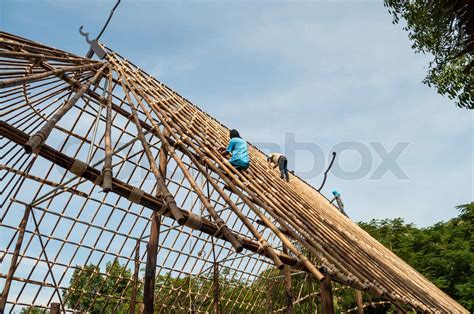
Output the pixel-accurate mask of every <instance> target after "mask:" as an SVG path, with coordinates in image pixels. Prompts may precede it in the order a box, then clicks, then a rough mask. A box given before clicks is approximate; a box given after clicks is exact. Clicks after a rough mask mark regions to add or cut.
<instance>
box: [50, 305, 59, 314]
mask: <svg viewBox="0 0 474 314" xmlns="http://www.w3.org/2000/svg"><path fill="white" fill-rule="evenodd" d="M59 311H60V306H59V303H51V309H50V312H49V313H51V314H59Z"/></svg>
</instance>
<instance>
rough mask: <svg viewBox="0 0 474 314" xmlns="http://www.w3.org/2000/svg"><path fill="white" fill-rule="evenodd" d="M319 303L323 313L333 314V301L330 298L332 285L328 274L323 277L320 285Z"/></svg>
mask: <svg viewBox="0 0 474 314" xmlns="http://www.w3.org/2000/svg"><path fill="white" fill-rule="evenodd" d="M320 293H321V305H322V309H323V314H334V303H333V300H332V285H331V279H330V278H329V276H326V277H324V279H323V280H322V281H321V286H320Z"/></svg>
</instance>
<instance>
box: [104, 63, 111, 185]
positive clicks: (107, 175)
mask: <svg viewBox="0 0 474 314" xmlns="http://www.w3.org/2000/svg"><path fill="white" fill-rule="evenodd" d="M107 80H108V83H107V93H108V96H107V108H106V109H107V111H106V116H105V117H106V118H105V135H104V140H105V158H104V167H103V168H102V175H103V177H104V179H103V180H102V189H103V191H104V192H109V191H110V190H112V139H111V134H112V69H110V70H109V73H108V75H107Z"/></svg>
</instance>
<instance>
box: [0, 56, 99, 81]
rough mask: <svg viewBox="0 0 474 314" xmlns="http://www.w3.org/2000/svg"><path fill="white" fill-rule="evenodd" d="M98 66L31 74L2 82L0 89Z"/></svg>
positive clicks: (92, 65)
mask: <svg viewBox="0 0 474 314" xmlns="http://www.w3.org/2000/svg"><path fill="white" fill-rule="evenodd" d="M0 56H2V51H1V50H0ZM98 66H100V64H86V65H78V66H73V67H68V68H60V69H56V70H52V71H47V72H42V73H38V74H33V75H27V76H24V77H20V78H15V79H11V80H4V81H0V88H7V87H13V86H17V85H21V84H27V83H32V82H36V81H39V80H42V79H44V78H47V77H51V76H61V75H63V74H65V73H67V72H76V71H85V70H93V69H95V68H97V67H98Z"/></svg>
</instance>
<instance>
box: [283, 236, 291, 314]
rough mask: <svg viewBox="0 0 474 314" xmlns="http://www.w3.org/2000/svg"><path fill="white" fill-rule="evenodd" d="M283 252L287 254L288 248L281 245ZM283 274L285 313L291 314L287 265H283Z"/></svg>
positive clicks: (289, 276) (289, 279)
mask: <svg viewBox="0 0 474 314" xmlns="http://www.w3.org/2000/svg"><path fill="white" fill-rule="evenodd" d="M283 253H284V254H288V248H287V247H286V245H283ZM283 276H284V280H285V295H286V303H287V307H286V313H287V314H293V291H292V290H291V273H290V267H289V266H288V265H285V266H283Z"/></svg>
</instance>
